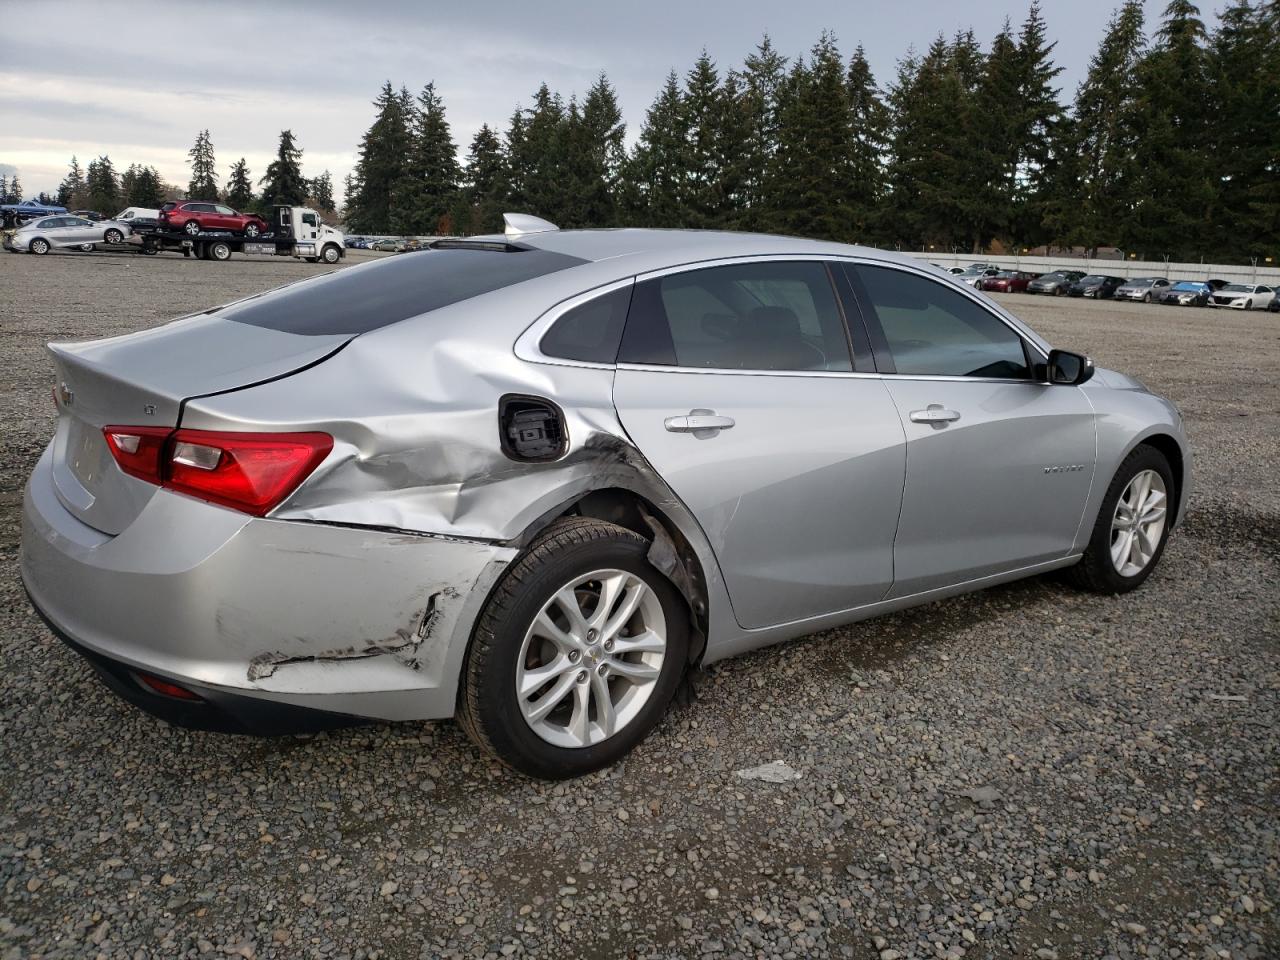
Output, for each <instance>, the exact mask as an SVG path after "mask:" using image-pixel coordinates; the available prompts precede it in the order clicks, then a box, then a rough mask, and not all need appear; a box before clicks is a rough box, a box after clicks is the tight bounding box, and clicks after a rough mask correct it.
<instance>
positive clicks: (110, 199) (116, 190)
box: [85, 156, 120, 216]
mask: <svg viewBox="0 0 1280 960" xmlns="http://www.w3.org/2000/svg"><path fill="white" fill-rule="evenodd" d="M85 190H86V192H87V193H88V203H89V209H91V210H97V211H98V212H99V213H104V214H106V215H107V216H110V215H111V214H112V213H114V212H116V211H117V210H119V209H120V178H119V177H118V176H117V175H116V171H115V167H113V166H112V165H111V158H110V157H107V156H101V157H99V158H98V159H97V160H91V161H90V162H89V169H88V172H87V173H86V175H85Z"/></svg>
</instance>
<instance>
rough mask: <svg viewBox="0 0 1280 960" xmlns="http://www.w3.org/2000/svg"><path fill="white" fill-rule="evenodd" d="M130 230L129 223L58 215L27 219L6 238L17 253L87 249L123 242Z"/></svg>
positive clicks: (7, 244) (10, 247)
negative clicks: (57, 248) (58, 248)
mask: <svg viewBox="0 0 1280 960" xmlns="http://www.w3.org/2000/svg"><path fill="white" fill-rule="evenodd" d="M131 232H132V230H131V229H130V228H129V225H128V224H127V223H119V222H117V221H115V220H99V221H93V220H86V219H85V218H84V217H74V216H71V215H70V214H59V215H57V216H52V217H37V218H36V219H34V220H28V221H27V222H26V223H24V224H23V225H22V226H20V227H19V228H18V229H17V230H15V231H14V232H13V234H12V236H11V237H9V238H8V239H6V241H5V246H6V247H8V248H9V249H10V250H12V251H14V252H15V253H37V254H42V253H48V252H49V251H50V250H52V249H53V248H55V247H75V248H84V249H88V248H90V247H92V246H93V245H94V244H98V243H107V244H117V243H123V242H124V240H125V238H126V237H128V236H129V234H130V233H131Z"/></svg>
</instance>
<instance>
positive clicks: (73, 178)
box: [58, 156, 89, 210]
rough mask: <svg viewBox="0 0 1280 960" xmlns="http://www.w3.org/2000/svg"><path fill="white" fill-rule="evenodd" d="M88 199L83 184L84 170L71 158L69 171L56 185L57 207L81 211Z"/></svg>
mask: <svg viewBox="0 0 1280 960" xmlns="http://www.w3.org/2000/svg"><path fill="white" fill-rule="evenodd" d="M88 199H89V198H88V191H87V190H86V189H85V184H84V170H83V169H82V168H81V167H80V163H79V161H77V160H76V158H75V157H74V156H73V157H72V158H71V169H70V171H68V173H67V175H66V177H64V178H63V180H62V183H61V184H59V185H58V205H59V206H62V207H66V208H67V209H68V210H81V209H83V208H84V205H85V204H86V203H88Z"/></svg>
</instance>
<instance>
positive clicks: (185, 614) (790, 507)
mask: <svg viewBox="0 0 1280 960" xmlns="http://www.w3.org/2000/svg"><path fill="white" fill-rule="evenodd" d="M50 350H51V353H52V357H53V362H54V365H55V367H56V381H55V383H56V387H55V391H54V392H55V399H56V402H57V407H58V426H57V433H56V436H55V437H54V439H53V441H52V443H51V444H50V445H49V447H48V449H47V450H46V451H45V452H44V454H43V456H41V458H40V460H39V463H38V464H37V465H36V468H35V471H34V473H33V475H32V477H31V480H30V483H29V484H28V486H27V490H26V501H25V510H24V523H23V540H22V576H23V579H24V581H25V584H26V587H27V590H28V591H29V593H30V596H31V599H32V602H33V604H34V605H35V607H36V608H37V609H38V610H39V611H40V612H41V614H42V615H43V616H44V617H45V618H46V620H47V621H48V623H49V625H50V626H51V628H52V629H53V630H54V631H55V632H56V633H57V635H58V636H59V637H61V638H62V639H63V640H65V641H66V642H67V643H68V644H69V645H70V646H72V647H73V648H74V649H75V650H77V651H79V652H80V653H81V654H82V655H83V656H84V657H86V658H87V659H88V660H89V661H90V662H91V663H92V664H93V665H94V666H95V667H96V669H97V670H98V671H99V673H100V674H101V676H102V677H103V679H104V680H105V681H106V682H107V683H108V684H109V685H110V686H111V687H112V688H113V689H114V690H115V691H116V692H118V693H119V694H121V695H122V696H123V697H125V698H126V699H128V700H130V701H132V702H133V703H135V704H137V705H139V706H142V707H144V708H145V709H147V710H150V711H152V712H154V713H156V714H158V715H160V716H162V717H165V718H167V719H169V720H170V721H172V722H175V723H180V724H185V725H191V726H198V727H206V728H217V729H226V730H236V731H251V732H262V733H279V732H286V731H294V730H299V729H305V728H314V727H317V726H325V725H338V724H349V723H352V722H356V721H359V720H370V719H374V720H420V719H428V718H444V717H453V716H456V717H458V718H459V719H460V721H461V722H462V724H463V726H464V727H465V728H466V729H467V731H468V732H469V733H470V734H471V736H472V737H473V738H474V739H475V740H476V742H477V743H478V744H480V745H481V746H482V747H484V748H485V749H487V750H490V751H492V752H493V753H495V754H496V755H497V756H499V757H501V758H502V759H503V760H505V761H506V762H508V763H509V764H511V765H512V766H514V767H516V768H518V769H519V770H522V771H524V772H526V773H529V774H532V775H535V776H540V777H566V776H573V775H577V774H581V773H584V772H586V771H589V770H593V769H596V768H599V767H601V766H603V765H606V764H608V763H611V762H613V761H615V760H617V759H618V758H619V757H621V756H623V755H624V754H625V753H626V752H627V751H628V750H630V749H631V748H632V747H634V746H635V745H636V744H637V743H638V742H639V741H640V740H641V739H643V738H644V737H645V735H646V734H647V733H648V732H649V731H650V730H651V729H652V728H653V727H654V726H655V724H657V723H658V722H659V720H660V719H661V717H662V716H663V713H664V711H665V710H666V709H667V707H668V705H669V703H670V702H671V699H672V697H673V695H674V693H675V692H676V690H677V687H678V685H679V684H680V683H681V681H682V679H683V678H684V676H685V675H686V672H687V671H688V670H690V669H691V668H693V667H696V666H697V665H700V664H707V663H710V662H712V661H715V660H719V659H722V658H724V657H728V656H732V655H734V654H738V653H742V652H743V651H747V650H751V649H754V648H757V647H762V646H765V645H768V644H772V643H777V642H779V641H783V640H787V639H790V638H793V637H799V636H803V635H805V634H809V633H812V632H814V631H816V630H821V629H823V628H826V627H831V626H834V625H838V624H843V623H848V622H851V621H855V620H859V619H862V618H866V617H870V616H873V615H876V614H880V613H886V612H889V611H894V610H899V609H902V608H904V607H908V606H912V605H915V604H920V603H925V602H928V601H931V600H937V599H939V598H942V597H945V596H948V595H952V594H957V593H961V592H964V591H969V590H975V589H979V588H982V587H986V586H990V585H992V584H997V583H1001V582H1004V581H1008V580H1013V579H1016V578H1019V577H1025V576H1030V575H1033V574H1038V573H1043V572H1045V571H1049V570H1054V569H1056V568H1066V567H1070V568H1071V575H1072V576H1074V577H1075V579H1077V580H1078V581H1079V582H1080V583H1081V584H1082V585H1084V586H1086V587H1090V588H1092V589H1095V590H1101V591H1105V592H1111V593H1119V592H1123V591H1126V590H1131V589H1133V588H1134V587H1137V586H1138V585H1139V584H1141V583H1142V582H1143V580H1144V579H1145V578H1146V577H1147V576H1149V575H1150V574H1151V572H1152V569H1153V568H1154V567H1155V566H1156V564H1157V563H1158V562H1159V560H1160V557H1161V553H1162V551H1163V550H1164V547H1165V543H1166V540H1167V538H1168V536H1169V533H1170V531H1171V529H1172V528H1173V527H1174V525H1175V524H1176V523H1177V522H1178V521H1179V520H1180V519H1181V517H1182V515H1183V513H1184V511H1185V504H1186V499H1187V493H1188V489H1189V473H1190V456H1189V453H1188V449H1187V444H1186V439H1185V436H1184V433H1183V427H1182V419H1181V417H1180V416H1179V414H1178V411H1177V410H1176V409H1175V408H1174V407H1173V405H1172V404H1170V403H1169V402H1168V401H1166V400H1164V399H1162V398H1160V397H1158V396H1156V395H1154V394H1152V393H1150V392H1149V391H1147V390H1146V389H1145V388H1144V387H1143V386H1142V385H1141V384H1140V383H1138V382H1136V381H1134V380H1132V379H1129V378H1128V377H1125V376H1123V375H1122V374H1119V373H1115V372H1112V371H1108V370H1101V369H1098V370H1095V369H1094V367H1093V365H1092V364H1091V363H1090V362H1089V361H1088V360H1087V359H1086V358H1085V357H1083V356H1081V355H1079V354H1074V353H1068V352H1065V351H1061V350H1054V349H1052V348H1051V347H1050V345H1049V344H1048V343H1046V342H1045V341H1044V340H1043V339H1041V338H1040V337H1039V336H1037V335H1036V334H1035V333H1034V332H1033V331H1031V330H1030V329H1028V328H1027V327H1026V326H1025V325H1023V324H1022V323H1021V322H1020V321H1019V320H1018V319H1017V318H1016V317H1014V316H1012V315H1011V314H1009V313H1008V312H1006V311H1005V310H1004V309H1003V308H1002V307H1001V306H1000V305H999V304H996V303H994V302H992V301H991V300H990V299H988V298H986V297H984V296H982V295H981V294H979V293H976V292H975V291H973V290H972V289H970V288H969V287H967V286H965V285H964V284H962V283H959V282H957V281H956V280H955V279H953V278H950V277H946V276H943V275H941V274H940V273H939V272H938V271H937V270H934V269H932V268H930V267H929V265H928V264H927V263H924V262H917V261H914V260H911V259H909V258H906V257H901V256H898V255H895V254H891V253H886V252H884V251H879V250H869V249H862V248H858V247H850V246H844V245H841V244H833V243H819V242H813V241H806V240H797V239H788V238H785V237H771V236H756V235H748V234H728V233H707V232H694V231H656V230H593V231H563V232H562V231H558V230H556V229H555V228H554V227H553V226H552V225H551V224H547V223H545V222H542V221H539V220H536V219H534V218H531V217H525V216H516V215H509V216H508V231H507V234H506V235H505V236H497V237H489V238H479V239H474V240H450V241H441V242H437V243H436V244H434V245H433V247H432V248H431V249H427V250H424V251H421V252H416V253H410V254H407V255H405V256H402V257H395V258H392V259H389V260H383V261H379V262H375V263H370V264H367V265H363V266H357V267H353V268H350V269H347V270H343V271H341V272H338V273H333V274H330V275H327V276H324V277H318V278H313V279H309V280H306V281H303V282H300V283H295V284H293V285H290V286H287V287H283V288H281V289H278V290H275V291H272V292H269V293H265V294H262V295H259V296H255V297H250V298H247V299H245V300H241V301H238V302H236V303H232V304H229V305H227V306H224V307H220V308H218V309H214V310H209V311H207V312H204V313H201V314H198V315H195V316H190V317H186V318H184V319H181V320H178V321H175V322H173V323H170V324H168V325H166V326H163V327H159V328H157V329H152V330H146V331H143V332H140V333H135V334H132V335H129V336H124V337H118V338H114V339H109V340H100V341H94V342H89V343H57V344H52V345H51V346H50Z"/></svg>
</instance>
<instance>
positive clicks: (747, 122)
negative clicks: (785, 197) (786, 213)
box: [738, 35, 787, 229]
mask: <svg viewBox="0 0 1280 960" xmlns="http://www.w3.org/2000/svg"><path fill="white" fill-rule="evenodd" d="M786 73H787V58H786V57H784V56H782V55H781V54H780V53H778V51H777V50H776V49H775V48H774V46H773V42H772V41H771V40H770V39H769V37H768V35H766V36H764V37H763V38H762V39H761V41H760V43H759V45H758V46H757V47H756V49H755V51H754V52H753V53H752V54H750V55H749V56H748V57H747V58H746V60H745V62H744V63H743V70H742V87H743V89H742V93H741V106H740V109H741V111H742V113H743V118H742V123H743V124H744V126H745V128H746V131H745V138H744V140H745V142H744V144H743V147H742V150H741V153H740V154H739V165H740V166H741V179H742V192H743V200H742V203H741V204H740V207H741V210H742V212H741V214H740V216H739V221H738V225H739V226H742V227H743V228H746V229H763V228H765V227H766V225H767V222H768V216H769V211H770V210H771V209H774V208H776V204H774V203H773V201H772V199H771V198H770V197H769V196H768V171H769V167H770V164H771V163H772V161H773V154H774V151H775V150H776V149H777V143H778V91H779V89H780V88H781V86H782V84H783V83H784V82H785V80H786Z"/></svg>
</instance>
